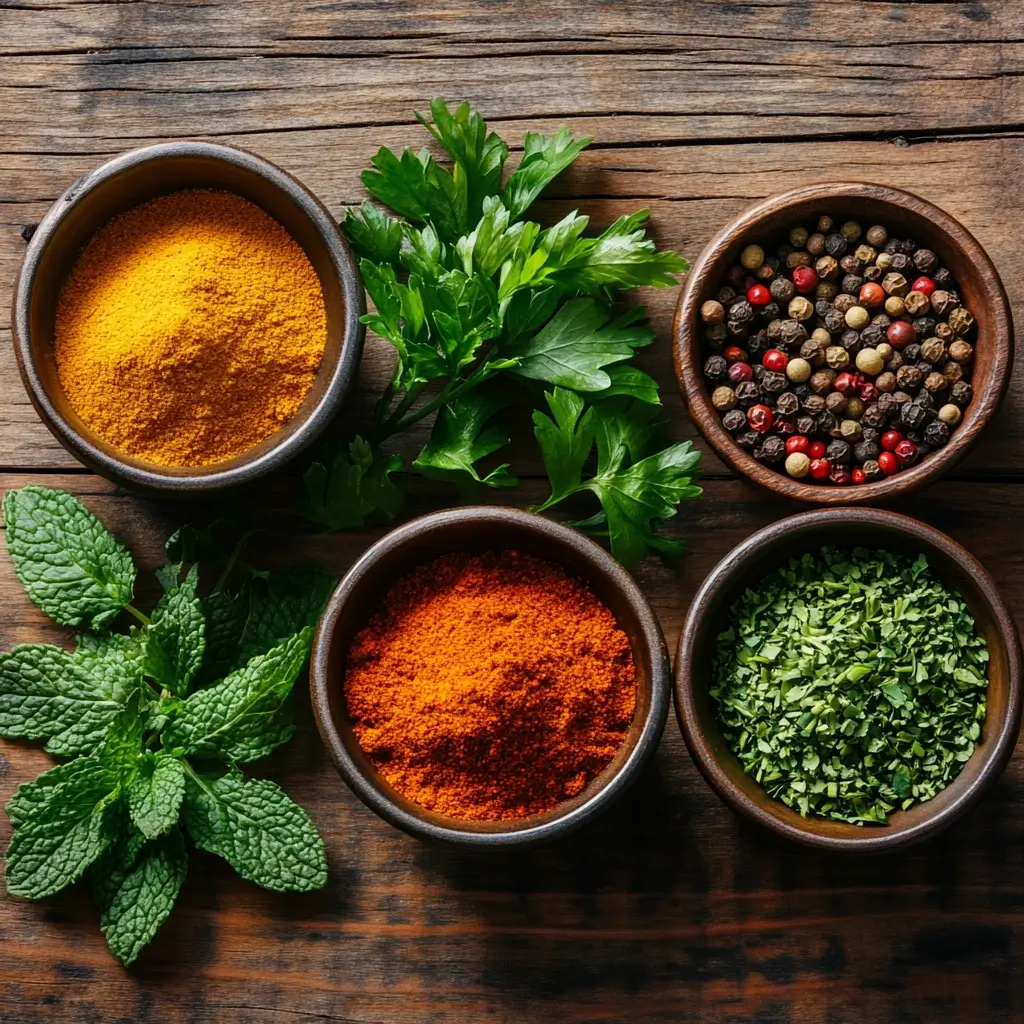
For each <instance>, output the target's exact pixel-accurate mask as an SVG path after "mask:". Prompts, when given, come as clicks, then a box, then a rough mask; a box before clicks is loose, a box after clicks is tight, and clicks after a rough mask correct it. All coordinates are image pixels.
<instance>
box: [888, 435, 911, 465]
mask: <svg viewBox="0 0 1024 1024" xmlns="http://www.w3.org/2000/svg"><path fill="white" fill-rule="evenodd" d="M893 455H895V456H896V458H897V459H899V461H900V465H901V466H910V465H913V463H914V460H915V459H916V458H917V445H916V444H914V442H913V441H906V440H904V441H900V443H899V444H898V445H896V447H895V449H894V450H893Z"/></svg>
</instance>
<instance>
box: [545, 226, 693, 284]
mask: <svg viewBox="0 0 1024 1024" xmlns="http://www.w3.org/2000/svg"><path fill="white" fill-rule="evenodd" d="M649 216H650V214H649V212H648V211H647V210H641V211H639V212H638V213H634V214H632V215H631V216H629V217H620V218H619V219H618V220H617V221H615V223H614V224H612V226H611V227H609V228H608V230H607V231H605V232H604V234H602V235H600V236H599V237H598V238H579V239H577V240H576V242H575V243H574V244H573V247H572V249H571V250H570V251H569V252H568V253H566V255H565V258H564V259H563V261H562V262H561V265H560V266H559V268H558V270H556V271H555V272H554V273H553V274H552V277H553V279H554V280H555V281H557V282H558V284H559V285H560V286H561V287H562V288H565V289H567V290H572V291H581V292H587V293H589V294H595V293H597V292H601V291H608V290H611V289H617V288H638V287H640V286H641V285H650V286H653V287H655V288H664V287H666V286H668V285H675V284H678V282H677V281H676V278H675V275H676V274H684V273H686V271H687V270H689V269H690V265H689V264H688V263H687V262H686V260H684V259H683V258H682V257H681V256H677V255H676V254H675V253H674V252H669V251H666V252H658V250H657V247H656V246H655V244H654V240H653V239H651V238H647V237H646V235H645V232H644V228H643V225H644V224H645V223H646V221H647V218H648V217H649Z"/></svg>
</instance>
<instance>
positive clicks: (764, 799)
mask: <svg viewBox="0 0 1024 1024" xmlns="http://www.w3.org/2000/svg"><path fill="white" fill-rule="evenodd" d="M851 538H854V539H855V542H856V544H858V545H861V546H863V547H867V548H872V547H876V548H885V549H888V550H892V551H898V552H903V553H905V554H909V555H913V556H914V557H916V556H917V555H918V554H921V553H922V552H923V553H924V554H925V556H926V557H927V558H928V562H929V564H930V565H931V567H932V569H933V570H934V572H935V574H936V575H937V576H938V577H939V579H941V580H942V581H943V583H945V584H946V585H947V586H949V587H954V588H956V589H957V590H958V591H959V592H960V593H961V594H963V596H964V597H965V598H966V600H967V604H968V606H969V607H970V610H971V614H972V615H973V616H974V620H975V622H976V623H977V627H978V630H979V632H980V633H981V635H982V636H983V637H984V638H985V642H986V643H987V644H988V650H989V658H990V660H989V683H988V713H987V717H986V719H985V724H984V726H983V728H982V736H981V740H980V741H979V743H978V744H977V747H976V748H975V751H974V755H973V756H972V757H971V759H970V760H969V761H968V762H967V763H966V764H965V765H964V768H963V771H962V772H961V773H960V775H958V776H957V778H956V779H955V780H954V781H953V782H952V783H951V784H950V785H949V786H947V787H946V789H944V790H943V791H942V792H941V793H939V794H938V796H936V797H935V798H934V799H932V800H929V801H928V802H927V803H923V804H918V805H917V806H915V807H911V808H910V810H908V811H898V812H896V813H894V814H892V815H890V816H889V820H888V822H887V824H885V825H865V826H859V825H849V824H846V823H845V822H841V821H828V820H825V819H823V818H813V817H807V818H803V817H801V816H800V815H799V814H798V813H797V812H796V811H793V810H790V809H789V808H788V807H786V806H785V805H784V804H782V803H780V802H779V801H777V800H773V799H772V798H771V797H769V796H768V795H767V793H765V791H764V790H763V789H762V788H761V786H760V785H759V784H758V783H757V782H755V781H754V780H753V779H752V778H751V777H750V776H749V775H746V774H745V773H744V771H743V768H742V767H741V765H740V762H739V760H738V759H737V758H736V756H735V755H734V754H733V753H732V751H731V750H730V749H729V748H728V746H727V745H726V743H725V740H724V739H723V738H722V734H721V732H720V731H719V729H718V723H717V721H716V717H715V709H714V706H713V702H712V700H711V697H710V695H709V692H708V688H709V685H710V681H711V660H712V655H713V652H714V649H715V641H716V637H717V636H718V634H719V633H720V632H721V631H722V629H723V628H724V624H725V621H726V615H727V613H728V611H729V608H730V607H731V605H732V604H733V602H734V601H735V600H736V599H737V598H738V597H739V596H740V595H741V594H742V593H743V591H744V590H745V589H746V588H748V587H752V586H756V585H757V583H758V581H759V580H761V579H762V578H763V577H764V575H765V574H766V573H768V572H770V571H771V570H772V569H774V568H776V567H777V566H779V565H780V564H783V563H785V562H786V561H788V559H789V558H791V557H792V556H794V555H798V554H802V553H803V552H805V551H813V550H816V549H818V548H820V547H821V546H822V545H824V544H837V545H849V544H850V542H851ZM675 702H676V715H677V717H678V719H679V725H680V728H681V729H682V730H683V736H684V737H685V739H686V744H687V746H688V747H689V748H690V753H691V754H692V755H693V759H694V761H695V762H696V763H697V767H698V768H699V769H700V770H701V772H702V773H703V775H704V778H705V779H707V781H708V783H709V784H710V785H711V788H712V789H713V790H714V791H715V792H716V793H717V794H718V795H719V796H720V797H721V798H722V799H723V800H724V801H725V802H726V803H727V804H728V805H729V806H730V807H732V809H733V810H735V811H738V812H739V813H740V814H742V815H744V816H746V817H748V818H750V819H752V820H753V821H756V822H758V823H759V824H761V825H765V826H767V827H768V828H770V829H772V830H773V831H774V832H777V833H778V834H779V835H782V836H785V837H786V838H788V839H795V840H796V841H797V842H800V843H804V844H806V845H807V846H817V847H823V848H825V849H829V850H847V851H853V852H858V853H875V852H881V851H888V850H894V849H897V848H900V847H904V846H908V845H910V844H911V843H914V842H917V841H918V840H921V839H924V838H925V837H926V836H931V835H934V834H935V833H936V832H939V831H940V830H941V829H944V828H946V827H947V826H948V825H951V824H952V823H953V822H954V821H956V820H957V818H959V817H960V816H961V815H963V814H964V813H965V812H966V811H967V810H968V809H969V808H970V807H972V806H973V805H974V804H975V803H976V802H977V801H978V800H979V799H980V798H981V795H982V794H983V793H984V792H985V790H986V789H987V788H988V787H989V786H991V785H992V783H993V782H995V780H996V779H997V778H998V777H999V775H1000V774H1001V773H1002V771H1003V768H1005V767H1006V762H1007V761H1008V760H1009V758H1010V755H1011V754H1012V753H1013V748H1014V744H1015V743H1016V742H1017V731H1018V729H1019V727H1020V713H1021V654H1020V641H1019V640H1018V638H1017V630H1016V627H1015V626H1014V624H1013V619H1012V618H1011V616H1010V613H1009V611H1008V610H1007V608H1006V605H1005V604H1004V603H1003V599H1002V598H1001V597H1000V596H999V592H998V591H997V590H996V585H995V583H994V582H993V581H992V577H991V576H989V574H988V573H987V572H986V571H985V569H984V568H983V567H982V566H981V564H980V563H979V562H978V561H976V560H975V559H974V558H973V557H972V556H971V555H970V554H968V553H967V552H966V551H965V550H964V549H963V548H962V547H960V545H959V544H957V543H955V542H954V541H952V540H950V538H949V537H947V536H946V535H945V534H943V533H940V532H939V531H938V530H935V529H932V527H930V526H926V525H925V524H924V523H919V522H918V521H917V520H915V519H910V518H908V517H907V516H902V515H897V514H896V513H895V512H886V511H882V510H877V509H857V508H837V509H822V510H819V511H815V512H805V513H803V514H801V515H796V516H792V517H791V518H789V519H783V520H781V521H780V522H777V523H773V524H772V525H771V526H768V527H765V529H763V530H759V531H758V532H757V533H755V534H754V535H753V536H752V537H748V538H747V540H745V541H744V542H743V543H742V544H740V545H739V546H738V547H736V548H734V549H733V550H732V551H731V552H729V554H728V555H726V557H725V558H723V559H722V561H721V562H719V563H718V565H716V566H715V568H714V569H713V570H712V571H711V574H710V575H709V576H708V578H707V579H706V580H705V581H704V584H703V586H702V587H701V588H700V590H699V591H698V593H697V596H696V597H695V598H694V600H693V604H692V605H691V606H690V611H689V613H688V614H687V616H686V623H685V624H684V626H683V632H682V635H681V637H680V638H679V649H678V652H677V655H676V675H675Z"/></svg>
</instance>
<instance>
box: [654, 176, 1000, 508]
mask: <svg viewBox="0 0 1024 1024" xmlns="http://www.w3.org/2000/svg"><path fill="white" fill-rule="evenodd" d="M824 213H827V214H828V215H829V216H831V217H833V218H834V219H835V220H836V222H837V223H840V222H841V221H844V220H856V221H859V222H860V223H861V224H862V225H864V227H865V228H866V227H868V226H869V225H871V224H882V225H884V226H885V227H886V228H888V229H889V230H890V231H891V232H895V233H903V235H904V236H905V237H913V238H915V239H917V240H918V241H919V242H920V243H921V245H923V246H926V247H927V248H929V249H932V250H933V251H934V252H935V253H936V254H937V255H938V256H939V259H940V260H941V261H942V263H943V264H945V266H947V267H949V269H950V270H951V271H952V272H953V276H954V277H955V278H956V280H957V283H958V284H959V286H960V292H961V295H962V298H963V300H964V303H965V305H966V306H967V307H968V308H969V309H970V310H971V311H972V312H973V313H974V315H975V317H976V319H977V327H976V332H977V341H976V342H975V349H974V352H975V354H974V369H973V376H972V384H973V387H974V397H973V399H972V401H971V403H970V405H969V406H968V407H967V409H966V410H965V413H964V418H963V420H962V421H961V422H960V425H959V426H958V427H957V428H956V430H954V431H953V433H952V436H951V438H950V441H949V444H947V445H946V447H945V448H942V449H940V450H939V451H937V452H933V453H931V454H929V455H928V456H926V457H925V458H923V459H921V461H920V462H919V463H918V464H917V465H916V466H912V467H911V468H910V469H905V470H903V471H902V472H900V473H896V474H894V475H893V476H891V477H886V478H885V479H883V480H879V481H877V482H875V483H870V484H859V485H853V486H846V487H834V486H830V485H822V484H810V483H803V482H801V481H800V480H794V479H793V478H792V477H789V476H787V475H786V474H785V473H784V472H781V471H779V470H775V469H772V468H770V467H768V466H763V465H761V463H759V462H757V461H756V460H755V459H754V458H753V456H751V455H749V454H748V453H747V452H745V451H743V449H742V448H740V447H739V445H737V444H736V442H735V441H734V440H733V438H732V436H731V435H730V434H729V432H728V431H727V430H726V429H725V428H724V427H723V426H722V420H721V417H720V416H719V414H718V412H717V411H716V410H715V408H714V406H712V404H711V393H710V389H709V388H708V386H707V382H706V381H705V379H704V375H703V372H702V367H703V363H704V357H705V355H706V353H705V352H704V351H703V342H702V338H701V333H702V331H701V323H700V307H701V304H702V303H703V302H704V301H706V300H707V299H709V298H713V297H714V292H715V291H716V290H717V289H718V288H719V286H720V284H721V282H722V280H723V279H724V277H725V275H726V273H727V271H728V270H729V268H730V267H731V266H733V265H734V264H735V263H737V262H738V260H739V254H740V252H741V251H742V250H743V248H744V247H745V246H747V245H750V244H751V243H754V242H756V243H757V244H759V245H763V246H765V247H766V248H767V247H768V246H771V245H773V244H777V243H779V242H782V241H783V240H784V238H785V236H786V235H787V234H788V232H789V230H790V228H792V227H793V226H794V225H796V224H804V223H810V224H813V222H814V221H816V220H817V219H818V217H820V216H821V215H822V214H824ZM674 331H675V350H674V355H675V367H676V376H677V377H678V378H679V386H680V387H681V388H682V390H683V397H684V398H685V399H686V405H687V408H688V409H689V411H690V416H691V418H692V419H693V421H694V423H696V425H697V428H698V429H699V430H700V432H701V434H703V436H704V437H705V439H706V440H707V441H708V443H709V444H710V445H711V446H712V447H713V448H714V449H715V451H716V452H717V453H718V454H719V456H721V458H722V459H724V460H725V461H726V462H727V463H728V464H729V465H730V466H732V467H733V469H735V470H736V472H738V473H742V474H743V475H744V476H747V477H749V478H750V479H751V480H752V481H753V482H754V483H756V484H759V485H760V486H761V487H764V488H767V489H768V490H769V491H773V492H775V493H776V494H781V495H783V496H784V497H787V498H795V499H796V500H797V501H804V502H809V503H812V504H817V505H871V504H880V503H884V502H887V501H891V500H894V499H896V498H900V497H903V496H905V495H907V494H910V493H911V492H912V491H916V490H917V489H918V488H919V487H923V486H924V485H925V484H928V483H931V482H932V481H934V480H936V479H937V478H938V477H939V476H941V475H942V474H943V473H945V472H946V470H948V469H949V468H951V467H952V466H953V465H955V464H956V463H957V462H959V461H960V459H962V458H963V457H964V455H966V454H967V451H968V449H969V448H970V447H971V445H973V444H974V443H975V441H977V439H978V436H979V434H980V433H981V431H982V430H983V428H984V427H985V426H986V424H988V423H989V422H990V421H991V420H992V419H993V417H994V416H995V414H996V411H997V410H998V408H999V405H1000V403H1001V402H1002V400H1003V396H1004V395H1005V394H1006V388H1007V385H1008V384H1009V382H1010V372H1011V370H1012V367H1013V321H1012V320H1011V318H1010V304H1009V301H1008V299H1007V297H1006V291H1005V289H1004V288H1003V284H1002V281H1000V280H999V274H998V273H997V272H996V268H995V267H994V266H993V264H992V261H991V260H990V259H989V258H988V256H987V255H986V254H985V251H984V250H983V249H982V248H981V246H980V245H979V244H978V242H977V241H976V240H975V238H974V236H973V235H971V233H970V232H969V231H968V230H967V229H966V228H965V227H964V226H963V225H962V224H960V223H959V222H958V221H956V220H954V218H952V217H951V216H950V215H949V214H948V213H946V212H944V211H943V210H940V209H939V208H938V207H937V206H933V205H932V204H931V203H929V202H926V201H925V200H924V199H921V198H920V197H919V196H915V195H913V194H911V193H910V192H903V191H901V190H900V189H896V188H887V187H886V186H884V185H869V184H864V183H860V182H828V183H823V184H820V185H807V186H805V187H804V188H798V189H794V190H793V191H792V192H784V193H783V194H782V195H778V196H772V197H771V198H770V199H766V200H765V201H764V202H762V203H758V204H757V206H754V207H751V209H749V210H747V211H746V212H745V213H742V214H740V216H739V217H737V218H736V220H734V221H733V222H732V223H731V224H730V225H729V226H728V227H726V228H724V229H723V230H722V231H721V232H720V233H719V234H718V235H717V236H716V237H715V238H714V239H713V240H712V241H711V243H710V244H709V245H708V247H707V248H706V249H705V250H704V252H703V253H702V254H701V256H700V259H699V260H698V261H697V263H696V264H695V266H694V267H693V270H692V271H691V272H690V275H689V277H688V278H687V283H686V289H685V291H684V292H683V294H682V295H681V296H680V299H679V304H678V306H677V307H676V317H675V327H674Z"/></svg>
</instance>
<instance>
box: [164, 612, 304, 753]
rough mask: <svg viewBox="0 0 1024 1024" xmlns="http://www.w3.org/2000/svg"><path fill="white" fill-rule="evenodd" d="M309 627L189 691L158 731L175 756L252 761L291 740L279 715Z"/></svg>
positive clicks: (290, 728)
mask: <svg viewBox="0 0 1024 1024" xmlns="http://www.w3.org/2000/svg"><path fill="white" fill-rule="evenodd" d="M312 638H313V631H312V628H310V627H308V626H307V627H306V628H305V629H303V630H302V632H301V633H298V634H296V635H295V636H293V637H290V638H289V639H288V640H286V641H285V642H284V643H282V644H281V645H280V646H278V647H275V648H273V649H272V650H270V651H268V652H267V653H266V654H261V655H257V656H256V657H254V658H253V659H252V660H251V661H249V663H248V664H247V665H246V666H245V667H244V668H241V669H238V670H237V671H236V672H232V673H231V675H229V676H228V677H227V678H226V679H224V680H223V681H222V682H220V683H217V684H216V685H215V686H210V687H208V688H207V689H205V690H198V691H197V692H196V693H193V694H192V696H191V697H189V698H188V699H187V700H186V701H185V702H184V703H183V705H182V708H181V711H180V713H179V714H178V716H177V717H176V718H175V719H174V720H173V721H172V722H171V723H170V725H169V726H168V727H167V728H166V729H165V730H164V733H163V737H162V740H163V745H164V748H165V749H166V750H168V751H173V752H175V753H177V754H181V755H188V754H197V755H199V756H201V757H218V758H223V759H224V760H227V761H238V762H246V761H254V760H256V759H257V758H259V757H263V756H264V755H266V754H268V753H269V752H270V751H271V750H273V749H274V747H276V746H278V745H279V744H281V743H284V742H285V741H286V740H288V739H290V738H291V735H292V733H293V731H294V727H293V726H292V725H291V724H290V722H285V721H282V718H281V715H280V711H281V708H282V705H283V704H284V702H285V700H286V699H287V697H288V695H289V694H290V693H291V689H292V686H293V685H294V683H295V680H296V678H297V677H298V675H299V673H300V672H301V671H302V667H303V665H305V663H306V658H307V656H308V654H309V646H310V644H311V642H312Z"/></svg>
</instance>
